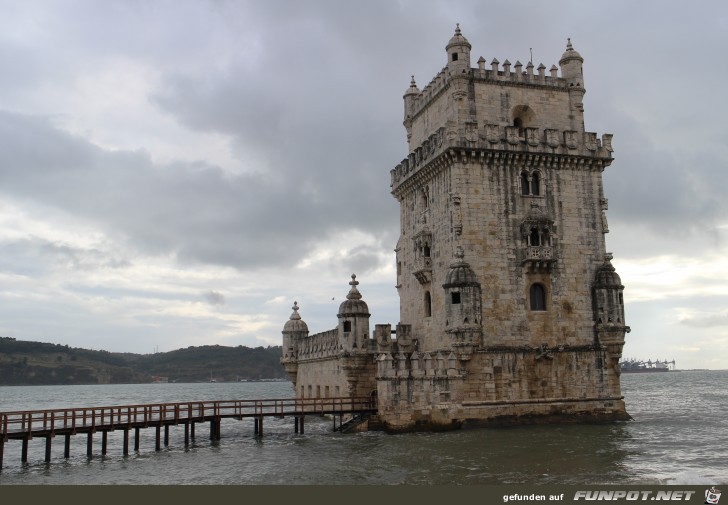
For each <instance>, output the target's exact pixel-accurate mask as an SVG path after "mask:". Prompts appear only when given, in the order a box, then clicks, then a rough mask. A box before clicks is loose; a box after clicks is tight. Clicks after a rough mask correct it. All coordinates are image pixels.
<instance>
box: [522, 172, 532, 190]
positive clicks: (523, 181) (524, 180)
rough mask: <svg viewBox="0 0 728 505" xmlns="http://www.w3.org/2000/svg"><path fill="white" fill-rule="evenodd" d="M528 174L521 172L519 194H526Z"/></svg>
mask: <svg viewBox="0 0 728 505" xmlns="http://www.w3.org/2000/svg"><path fill="white" fill-rule="evenodd" d="M529 185H530V184H529V182H528V174H527V173H526V172H523V173H522V174H521V194H522V195H527V194H528V190H529Z"/></svg>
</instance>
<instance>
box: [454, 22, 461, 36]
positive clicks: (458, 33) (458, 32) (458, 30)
mask: <svg viewBox="0 0 728 505" xmlns="http://www.w3.org/2000/svg"><path fill="white" fill-rule="evenodd" d="M455 35H460V23H455Z"/></svg>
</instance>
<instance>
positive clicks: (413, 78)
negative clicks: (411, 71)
mask: <svg viewBox="0 0 728 505" xmlns="http://www.w3.org/2000/svg"><path fill="white" fill-rule="evenodd" d="M416 87H417V83H416V82H415V76H414V75H413V76H412V80H411V81H410V88H416Z"/></svg>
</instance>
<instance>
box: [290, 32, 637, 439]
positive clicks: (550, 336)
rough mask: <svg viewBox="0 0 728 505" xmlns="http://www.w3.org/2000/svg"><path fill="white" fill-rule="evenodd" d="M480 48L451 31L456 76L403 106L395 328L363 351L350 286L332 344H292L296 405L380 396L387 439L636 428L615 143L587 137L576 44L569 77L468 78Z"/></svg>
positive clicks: (364, 338)
mask: <svg viewBox="0 0 728 505" xmlns="http://www.w3.org/2000/svg"><path fill="white" fill-rule="evenodd" d="M470 49H471V46H470V43H469V42H468V41H467V39H466V38H465V37H464V36H463V35H462V34H461V32H460V29H459V27H458V28H457V29H456V31H455V35H454V36H453V37H452V38H451V39H450V42H449V43H448V44H447V46H446V52H447V65H446V66H445V67H444V68H443V69H442V71H441V72H440V73H438V74H437V76H435V78H434V79H433V80H432V82H430V83H429V84H428V85H427V86H425V88H424V89H423V90H420V89H419V88H418V87H417V85H416V84H415V81H414V78H412V82H411V85H410V87H409V89H408V90H407V91H406V93H405V95H404V109H405V113H404V116H405V118H404V126H405V128H406V130H407V139H408V143H409V155H408V157H407V158H405V159H404V160H403V161H402V162H401V163H400V164H398V165H397V166H396V167H395V168H394V169H393V170H392V171H391V180H392V184H391V187H392V194H393V195H394V197H395V198H396V199H397V200H398V201H399V203H400V225H401V229H400V238H399V241H398V243H397V247H396V249H395V251H396V262H397V289H398V291H399V295H400V324H399V325H397V327H396V329H395V330H394V331H392V330H391V327H390V326H389V325H377V327H376V329H375V331H374V336H373V338H369V337H368V334H369V326H368V318H369V313H368V309H366V304H365V303H364V302H363V301H362V300H361V295H360V294H359V292H358V290H357V288H356V284H358V283H357V282H356V281H355V280H353V281H352V283H351V284H352V291H351V292H350V293H349V298H348V299H347V301H346V302H344V303H343V304H342V307H341V308H340V310H339V315H338V317H339V326H338V328H337V329H336V330H332V331H331V332H326V333H323V334H319V335H313V336H308V332H307V330H306V332H305V335H304V334H303V333H302V332H301V331H300V330H297V331H298V332H297V331H294V330H292V329H286V330H284V332H283V334H284V357H283V363H284V364H285V366H286V369H287V370H288V371H289V374H290V376H291V378H292V380H293V381H294V383H296V387H297V394H299V395H303V396H306V397H308V396H316V393H317V392H320V394H321V395H324V394H326V393H330V394H331V395H332V396H334V395H335V393H334V390H335V389H336V391H337V392H339V393H341V394H342V395H354V394H356V395H363V394H373V393H374V392H375V391H376V394H377V397H378V406H379V414H378V418H379V421H380V422H381V423H382V425H383V426H384V427H385V428H386V429H389V430H392V431H397V430H409V429H417V428H420V427H421V428H428V429H436V428H440V427H442V428H445V427H457V426H462V425H469V424H499V423H514V422H524V421H528V422H539V421H543V422H552V421H574V420H577V421H581V420H593V421H605V420H620V419H627V418H628V416H627V413H626V411H625V406H624V401H623V399H622V396H621V391H620V383H619V367H618V362H619V359H620V357H621V354H622V347H623V345H624V337H625V334H626V333H627V332H629V327H628V326H626V325H625V320H624V306H623V298H622V292H623V289H624V286H622V284H621V281H620V278H619V276H618V275H617V274H616V272H615V271H614V267H613V266H612V265H611V263H610V260H611V255H610V254H607V252H606V247H605V239H604V234H605V233H607V232H608V229H607V223H606V217H605V211H606V208H607V200H606V198H605V197H604V192H603V187H602V172H603V171H604V169H605V168H606V167H608V166H609V165H610V164H611V162H612V145H611V138H612V136H611V135H608V134H604V135H602V136H601V138H598V137H597V134H596V133H592V132H587V131H585V129H584V107H583V103H582V99H583V96H584V93H585V87H584V76H583V72H582V63H583V58H582V57H581V55H579V53H578V52H576V51H575V50H574V49H573V47H572V45H571V42H570V41H569V43H568V45H567V50H566V52H564V54H563V56H562V57H561V60H560V61H559V65H560V70H561V76H560V77H559V76H558V72H559V68H557V67H556V66H552V67H551V69H550V71H549V75H546V74H545V69H546V67H545V66H544V65H543V64H541V65H540V66H539V67H538V68H537V73H534V67H533V64H532V63H529V64H528V65H527V66H526V70H525V71H524V70H523V68H522V67H523V65H522V64H521V63H520V62H516V63H515V64H514V65H513V70H512V69H511V63H510V62H509V61H508V60H506V61H505V62H504V63H503V65H502V67H501V66H500V63H499V62H498V60H495V59H494V60H493V61H492V62H491V64H490V68H489V69H486V68H485V60H484V59H483V58H480V60H478V68H471V66H470ZM352 297H353V298H352ZM357 297H358V298H357ZM345 305H346V307H345ZM294 316H296V317H299V318H300V316H298V313H297V309H295V308H294V315H293V316H291V321H289V322H288V323H287V324H286V328H288V327H289V325H290V326H291V328H293V327H294V326H296V325H295V324H292V323H294V322H295V321H298V319H294ZM304 326H305V325H304ZM347 330H348V331H347ZM393 335H395V336H394V337H393ZM321 387H323V388H324V391H323V392H321V391H320V388H321ZM326 388H328V389H326Z"/></svg>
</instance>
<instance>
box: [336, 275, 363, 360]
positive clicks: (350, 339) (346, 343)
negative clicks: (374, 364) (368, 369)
mask: <svg viewBox="0 0 728 505" xmlns="http://www.w3.org/2000/svg"><path fill="white" fill-rule="evenodd" d="M349 285H350V286H351V289H350V290H349V294H347V295H346V300H344V301H343V302H341V305H339V313H338V314H337V317H338V318H339V327H338V329H339V342H340V343H341V347H342V348H343V350H344V351H347V352H351V351H359V350H366V349H367V345H368V339H369V318H370V317H371V314H369V307H368V306H367V304H366V302H365V301H364V300H362V297H361V293H360V292H359V290H358V289H357V286H358V285H359V281H357V280H356V275H355V274H351V282H349Z"/></svg>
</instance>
